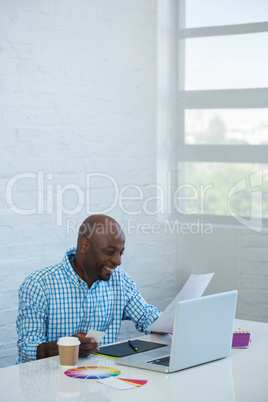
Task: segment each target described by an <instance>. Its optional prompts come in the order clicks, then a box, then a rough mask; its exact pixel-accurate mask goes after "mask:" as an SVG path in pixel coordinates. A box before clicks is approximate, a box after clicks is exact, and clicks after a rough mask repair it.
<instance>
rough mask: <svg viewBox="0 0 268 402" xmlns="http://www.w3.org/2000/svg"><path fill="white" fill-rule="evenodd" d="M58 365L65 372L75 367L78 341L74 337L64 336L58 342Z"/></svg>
mask: <svg viewBox="0 0 268 402" xmlns="http://www.w3.org/2000/svg"><path fill="white" fill-rule="evenodd" d="M57 344H58V348H59V355H60V364H61V366H62V367H63V368H65V369H66V370H67V369H68V368H71V367H77V362H78V353H79V345H80V341H79V339H78V338H77V337H75V336H64V337H62V338H59V340H58V342H57Z"/></svg>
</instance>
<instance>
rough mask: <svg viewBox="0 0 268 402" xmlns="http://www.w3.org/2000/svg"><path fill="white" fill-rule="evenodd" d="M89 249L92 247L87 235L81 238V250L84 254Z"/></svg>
mask: <svg viewBox="0 0 268 402" xmlns="http://www.w3.org/2000/svg"><path fill="white" fill-rule="evenodd" d="M89 249H90V242H89V241H88V239H87V238H86V237H82V239H81V240H80V252H81V253H82V254H86V253H87V252H88V250H89Z"/></svg>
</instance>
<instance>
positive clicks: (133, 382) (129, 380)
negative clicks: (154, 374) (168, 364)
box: [118, 378, 148, 387]
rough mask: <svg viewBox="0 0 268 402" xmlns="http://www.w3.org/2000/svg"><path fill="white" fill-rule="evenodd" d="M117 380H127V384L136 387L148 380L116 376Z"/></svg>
mask: <svg viewBox="0 0 268 402" xmlns="http://www.w3.org/2000/svg"><path fill="white" fill-rule="evenodd" d="M118 380H120V381H125V382H128V383H129V384H133V385H135V386H136V387H141V386H142V385H144V384H146V383H147V382H148V380H133V379H130V378H118Z"/></svg>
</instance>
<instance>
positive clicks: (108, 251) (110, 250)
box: [84, 230, 125, 283]
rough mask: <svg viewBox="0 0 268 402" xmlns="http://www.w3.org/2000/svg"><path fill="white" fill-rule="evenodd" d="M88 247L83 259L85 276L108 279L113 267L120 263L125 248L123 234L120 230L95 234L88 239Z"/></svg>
mask: <svg viewBox="0 0 268 402" xmlns="http://www.w3.org/2000/svg"><path fill="white" fill-rule="evenodd" d="M88 241H89V249H88V252H87V254H86V255H85V259H84V269H85V272H86V274H87V277H88V278H89V279H90V280H91V281H92V283H93V282H95V281H96V280H103V281H108V280H109V279H110V277H111V275H112V273H113V271H114V269H115V268H116V267H117V266H119V265H120V264H121V257H122V254H123V252H124V249H125V236H124V234H123V232H122V231H121V230H120V231H119V230H118V231H115V233H114V232H113V233H105V234H95V235H94V237H93V236H92V238H90V239H89V240H88Z"/></svg>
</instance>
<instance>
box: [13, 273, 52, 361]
mask: <svg viewBox="0 0 268 402" xmlns="http://www.w3.org/2000/svg"><path fill="white" fill-rule="evenodd" d="M16 326H17V333H18V343H17V345H18V354H19V360H18V363H25V362H29V361H31V360H36V350H37V346H38V345H40V343H43V342H46V341H47V337H46V332H47V330H46V328H47V301H46V297H45V294H44V292H43V290H42V289H41V287H40V285H39V283H38V282H37V281H35V280H33V279H31V278H28V279H26V280H25V282H24V283H23V284H22V285H21V287H20V289H19V307H18V317H17V323H16Z"/></svg>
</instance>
